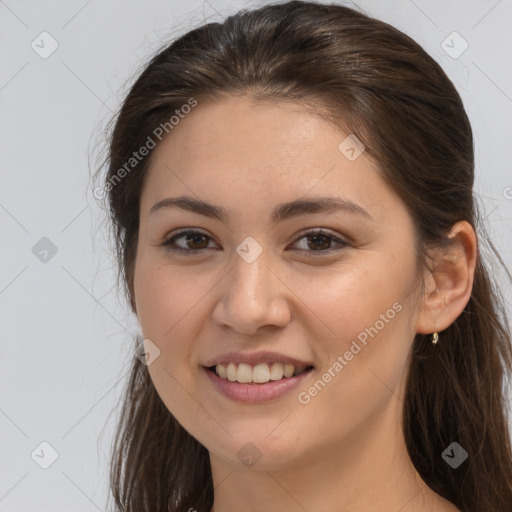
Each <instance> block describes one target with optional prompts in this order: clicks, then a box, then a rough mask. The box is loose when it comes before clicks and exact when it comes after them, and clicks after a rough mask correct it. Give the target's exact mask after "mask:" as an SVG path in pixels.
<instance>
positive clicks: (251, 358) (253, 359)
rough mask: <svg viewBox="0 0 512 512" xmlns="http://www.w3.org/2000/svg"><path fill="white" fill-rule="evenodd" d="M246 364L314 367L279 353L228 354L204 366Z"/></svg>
mask: <svg viewBox="0 0 512 512" xmlns="http://www.w3.org/2000/svg"><path fill="white" fill-rule="evenodd" d="M228 363H235V364H239V363H245V364H250V365H251V366H255V365H257V364H261V363H282V364H292V365H293V366H313V365H312V364H311V363H308V362H307V361H302V360H300V359H297V358H295V357H290V356H287V355H285V354H279V353H278V352H228V353H226V354H222V355H220V356H217V357H214V358H212V359H210V360H209V361H207V362H206V363H205V364H204V366H205V367H207V368H209V367H211V366H216V365H218V364H228Z"/></svg>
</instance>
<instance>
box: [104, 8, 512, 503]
mask: <svg viewBox="0 0 512 512" xmlns="http://www.w3.org/2000/svg"><path fill="white" fill-rule="evenodd" d="M224 94H246V95H248V96H250V97H252V98H255V99H256V100H261V101H264V100H265V101H266V100H270V101H301V102H307V103H308V104H309V105H313V106H315V107H316V108H319V109H320V108H322V109H324V110H325V112H326V115H327V116H328V118H329V120H331V121H332V122H333V123H334V124H335V125H336V126H338V127H339V128H340V129H342V130H343V131H344V132H345V133H352V134H355V135H356V136H357V137H358V138H359V139H360V140H361V141H362V142H363V143H364V144H365V146H366V151H367V152H368V154H369V155H370V156H372V157H374V158H375V159H376V161H377V162H379V165H380V172H382V176H383V177H384V179H385V180H386V182H387V183H388V184H389V186H390V187H392V189H394V190H395V191H396V192H397V193H398V194H399V195H400V197H401V199H402V200H403V202H404V203H405V205H406V206H407V208H408V210H409V213H410V215H411V216H412V219H413V221H414V224H415V229H416V235H417V256H418V268H425V265H427V264H428V263H427V261H428V260H427V250H428V249H429V248H432V247H435V246H436V245H437V244H442V243H443V240H444V239H445V237H446V234H447V233H448V232H449V230H450V228H451V227H452V226H453V225H454V224H455V223H456V222H458V221H467V222H469V223H470V224H471V225H472V226H473V228H474V229H475V231H476V232H477V234H478V237H479V244H478V249H479V250H478V256H477V258H478V259H477V265H476V270H475V276H474V285H473V290H472V294H471V298H470V300H469V302H468V304H467V306H466V307H465V309H464V311H463V312H462V314H461V315H460V316H459V317H458V318H457V319H456V321H455V322H453V324H452V325H451V326H450V327H449V328H447V329H446V330H445V331H443V332H442V334H441V340H442V342H440V343H438V344H437V345H435V346H434V345H432V343H430V339H429V337H428V336H426V335H421V334H417V335H416V336H415V339H414V343H413V346H412V349H411V357H410V366H409V368H408V370H407V371H408V373H407V390H406V396H405V400H404V415H403V426H404V434H405V441H406V445H407V448H408V452H409V455H410V457H411V460H412V462H413V464H414V466H415V467H416V470H417V471H418V473H419V474H420V476H421V477H422V478H423V480H424V481H425V482H426V483H427V484H428V486H429V487H430V488H432V489H433V490H434V491H435V492H437V493H438V494H440V495H441V496H443V497H445V498H446V499H448V500H449V501H451V502H453V503H454V504H455V505H456V506H457V507H458V508H459V509H461V510H462V511H464V512H466V511H468V512H469V511H471V512H475V511H477V510H478V511H480V512H482V511H489V512H491V511H493V512H497V511H500V512H502V511H505V510H510V507H511V506H512V505H511V504H512V450H511V442H510V432H509V429H508V421H507V410H506V401H505V398H506V387H505V384H506V383H507V379H506V377H507V376H508V375H509V374H510V372H511V371H512V348H511V336H510V325H509V321H508V319H507V316H506V311H505V308H504V306H503V304H504V301H503V298H502V296H501V294H500V292H499V289H498V288H497V286H496V285H495V281H494V280H492V279H491V275H490V272H489V270H488V268H487V267H486V265H485V263H484V261H483V258H482V248H483V245H482V244H483V243H484V242H485V243H487V245H488V247H489V248H490V249H491V250H490V251H489V254H490V255H492V253H493V252H494V254H495V255H496V256H497V257H498V259H499V255H498V254H497V252H496V251H495V249H494V247H493V245H492V243H491V242H490V241H489V237H488V235H487V234H486V232H485V229H484V226H483V225H482V221H481V219H480V216H479V213H478V211H479V209H478V204H477V203H476V200H475V196H474V194H473V180H474V154H473V151H474V150H473V135H472V130H471V126H470V123H469V120H468V117H467V114H466V112H465V110H464V107H463V104H462V101H461V98H460V97H459V94H458V93H457V91H456V89H455V87H454V85H453V84H452V82H451V81H450V80H449V79H448V77H447V76H446V74H445V73H444V72H443V70H442V68H441V67H440V66H439V64H438V63H436V61H435V60H434V59H433V58H431V57H430V56H429V55H428V54H427V53H426V52H425V51H424V50H423V49H422V48H421V47H420V46H419V45H418V44H417V43H416V42H415V41H414V40H412V39H411V38H410V37H408V36H407V35H405V34H404V33H402V32H400V31H399V30H397V29H395V28H394V27H392V26H390V25H388V24H387V23H384V22H382V21H379V20H376V19H373V18H371V17H369V16H367V15H366V14H364V13H362V12H358V11H357V10H355V9H352V8H348V7H345V6H340V5H334V4H333V5H327V4H318V3H314V2H302V1H291V2H286V3H279V4H272V5H266V6H264V7H261V8H258V9H255V10H249V11H248V10H242V11H240V12H238V13H237V14H235V15H233V16H229V17H228V18H227V19H226V20H225V21H224V22H223V23H209V24H205V25H203V26H200V27H199V28H196V29H194V30H191V31H189V32H188V33H186V34H185V35H183V36H181V37H179V38H178V39H177V40H175V41H174V42H172V43H171V44H169V45H166V46H165V48H163V49H162V50H161V51H159V53H158V54H157V55H156V56H154V57H153V58H152V59H151V60H150V62H149V63H148V64H147V65H146V66H145V68H144V70H143V71H142V73H141V74H140V76H139V77H138V78H137V80H136V81H135V83H134V85H133V86H132V87H131V89H130V91H129V93H128V95H127V97H126V99H125V101H124V102H123V104H122V106H121V108H120V111H119V113H118V114H117V116H116V119H115V123H114V125H113V129H112V131H111V133H110V134H109V136H108V151H107V153H108V154H107V157H106V160H105V162H104V164H107V172H106V175H105V176H102V180H103V181H102V185H101V186H102V187H103V191H104V192H106V193H107V195H106V198H107V200H108V208H109V217H110V220H111V227H112V235H113V240H114V244H115V256H116V258H117V261H118V262H119V274H118V278H119V279H120V281H122V285H123V286H124V291H125V293H126V296H127V298H128V300H129V302H130V304H131V307H132V310H133V311H134V295H133V275H134V266H135V256H136V249H137V243H138V238H137V237H138V228H139V200H140V195H141V188H142V184H143V179H144V175H145V173H146V171H147V168H148V165H149V157H146V158H144V159H141V161H140V162H138V163H137V165H134V166H133V168H131V167H126V163H127V162H128V161H130V158H131V157H132V153H133V152H134V151H135V150H137V149H138V148H140V147H142V146H144V145H147V144H148V137H151V138H152V139H153V140H155V138H156V137H155V128H157V127H159V126H162V125H165V123H167V125H166V126H167V129H166V133H170V130H171V127H170V125H169V119H170V117H171V116H172V115H173V114H175V112H176V111H177V110H178V111H182V110H180V109H182V108H183V106H184V105H186V104H189V105H190V104H191V103H190V100H191V98H192V99H193V101H197V102H198V105H199V106H198V107H197V108H200V105H201V102H206V101H212V100H215V99H219V98H221V97H222V95H224ZM182 112H183V111H182ZM156 133H160V132H156ZM132 163H133V162H132ZM123 166H124V169H125V171H126V172H124V173H123V172H121V173H120V169H121V168H123ZM99 171H101V168H100V169H99ZM99 171H98V173H97V175H100V172H99ZM96 195H97V194H96ZM500 262H501V259H500ZM505 270H506V269H505ZM507 276H508V278H509V279H510V274H509V273H508V271H507ZM452 442H457V443H459V444H460V445H461V446H462V447H463V448H464V450H466V452H467V453H468V458H467V460H466V461H465V462H464V463H463V464H462V465H460V466H459V467H458V468H456V469H453V468H452V467H450V465H448V464H447V463H446V462H445V460H443V458H442V456H441V455H442V452H443V451H444V450H445V449H446V448H447V447H448V446H449V445H450V444H451V443H452ZM110 485H111V490H112V496H113V499H114V502H115V506H116V510H118V511H126V512H144V511H146V512H155V511H164V510H166V511H188V510H189V509H190V508H192V507H193V508H194V509H195V510H197V511H199V512H209V510H210V508H211V507H212V504H213V483H212V476H211V468H210V462H209V456H208V451H207V450H206V448H205V447H204V446H202V445H201V444H199V443H198V441H196V440H195V439H194V438H193V437H191V436H190V435H189V434H188V433H187V432H186V431H185V430H184V429H183V428H182V427H181V425H180V424H179V423H178V422H177V421H176V420H175V418H174V417H173V415H172V414H171V413H170V412H169V411H168V410H167V408H166V407H165V405H164V404H163V403H162V401H161V399H160V398H159V396H158V394H157V392H156V391H155V388H154V386H153V383H152V381H151V379H150V376H149V373H148V370H147V367H146V366H145V365H144V364H141V363H140V361H139V360H138V359H137V358H135V357H134V358H133V363H132V366H131V374H130V377H129V379H128V382H127V387H126V391H125V394H124V396H123V403H122V411H121V416H120V420H119V424H118V428H117V432H116V436H115V443H114V446H113V449H112V465H111V480H110Z"/></svg>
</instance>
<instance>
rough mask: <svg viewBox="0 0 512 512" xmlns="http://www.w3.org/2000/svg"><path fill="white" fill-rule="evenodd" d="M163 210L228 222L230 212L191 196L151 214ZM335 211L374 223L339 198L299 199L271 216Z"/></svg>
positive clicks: (167, 203)
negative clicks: (196, 214)
mask: <svg viewBox="0 0 512 512" xmlns="http://www.w3.org/2000/svg"><path fill="white" fill-rule="evenodd" d="M162 208H179V209H181V210H186V211H190V212H194V213H198V214H199V215H204V216H205V217H210V218H214V219H218V220H220V221H222V222H227V220H228V218H229V211H228V210H226V209H225V208H222V207H221V206H216V205H213V204H210V203H207V202H205V201H201V200H199V199H195V198H193V197H189V196H180V197H167V198H165V199H162V200H161V201H159V202H158V203H156V204H154V205H153V206H152V207H151V209H150V210H149V214H150V215H151V214H152V213H154V212H156V211H158V210H161V209H162ZM334 211H345V212H347V213H352V214H357V215H361V216H362V217H365V218H367V219H368V220H371V221H373V222H375V221H374V219H373V217H372V216H371V215H370V214H369V213H368V212H367V211H366V210H365V209H364V208H363V207H362V206H360V205H359V204H357V203H354V202H352V201H349V200H347V199H342V198H339V197H314V198H311V199H297V200H295V201H291V202H288V203H282V204H279V205H277V206H276V207H275V208H274V210H273V211H272V214H271V220H272V221H273V222H275V223H277V222H281V221H283V220H286V219H289V218H291V217H296V216H299V215H305V214H312V213H329V212H334Z"/></svg>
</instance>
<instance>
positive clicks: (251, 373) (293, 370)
mask: <svg viewBox="0 0 512 512" xmlns="http://www.w3.org/2000/svg"><path fill="white" fill-rule="evenodd" d="M305 369H306V366H297V367H295V366H294V365H293V364H281V363H271V364H270V365H269V364H267V363H261V364H257V365H256V366H254V367H253V366H251V365H249V364H245V363H240V364H236V363H229V364H228V365H225V364H218V365H217V366H215V372H216V373H217V375H218V376H219V377H222V378H223V379H226V378H227V379H228V380H230V381H232V382H234V381H238V382H242V383H248V382H257V383H260V384H262V383H265V382H268V381H269V380H280V379H282V378H283V376H284V377H287V378H288V377H291V376H292V375H298V374H299V373H302V372H303V371H304V370H305Z"/></svg>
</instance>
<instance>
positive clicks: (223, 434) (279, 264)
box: [103, 1, 512, 512]
mask: <svg viewBox="0 0 512 512" xmlns="http://www.w3.org/2000/svg"><path fill="white" fill-rule="evenodd" d="M109 144H110V145H109V155H108V173H107V176H106V177H105V182H104V185H103V186H104V190H105V191H106V192H108V201H109V208H110V214H111V219H112V222H113V228H114V236H115V242H116V247H117V257H118V259H119V263H120V276H121V277H122V279H123V281H124V285H125V290H126V293H127V297H128V299H129V302H130V304H131V308H132V311H133V312H134V313H135V314H136V315H137V319H138V321H139V323H140V326H141V331H142V335H143V338H144V341H143V343H141V342H142V339H141V340H137V347H136V351H137V356H138V357H137V358H134V361H133V365H132V369H131V377H130V379H129V382H128V386H127V389H126V393H125V397H124V405H123V411H122V417H121V421H120V424H119V427H118V432H117V437H116V443H115V446H114V449H113V453H112V457H113V459H112V473H111V486H112V491H113V497H114V501H115V507H116V510H123V511H137V512H141V511H148V512H149V511H152V512H154V511H163V510H167V511H192V510H196V511H200V512H207V511H213V512H226V511H231V510H242V509H243V510H248V511H254V512H257V511H258V512H259V511H268V510H281V511H296V510H297V511H299V510H301V511H303V510H307V511H315V512H331V511H339V510H344V511H350V512H359V511H363V510H364V511H367V510H374V511H381V510H382V511H391V510H393V511H398V510H400V511H402V512H406V511H407V512H409V511H427V510H428V511H436V512H437V511H438V512H441V511H457V510H459V511H477V510H478V511H479V512H482V511H506V510H510V509H511V503H512V455H511V445H510V437H509V431H508V427H507V419H506V416H505V406H506V403H505V400H506V395H505V394H504V389H503V384H504V382H505V381H504V377H505V376H506V374H507V373H508V372H510V371H511V362H512V355H511V338H510V330H509V327H508V323H507V319H506V317H505V313H504V309H503V302H502V299H501V298H500V295H499V293H498V292H497V291H496V289H495V287H494V285H493V284H492V281H491V279H490V275H489V272H488V270H487V269H486V266H485V264H484V261H483V260H482V256H481V253H480V244H481V243H482V241H484V240H485V237H484V236H483V235H481V234H480V233H482V226H480V225H479V224H478V214H477V209H476V205H475V203H474V196H473V190H472V187H473V179H474V155H473V138H472V131H471V127H470V124H469V121H468V117H467V115H466V112H465V110H464V107H463V104H462V102H461V99H460V97H459V95H458V93H457V91H456V89H455V88H454V86H453V84H452V83H451V82H450V80H449V79H448V78H447V76H446V75H445V73H444V72H443V71H442V69H441V68H440V66H439V65H438V64H437V63H436V62H435V61H434V60H433V59H432V58H431V57H430V56H428V55H427V54H426V52H425V51H424V50H423V49H422V48H421V47H420V46H419V45H418V44H417V43H415V42H414V41H413V40H411V39H410V38H409V37H408V36H406V35H405V34H403V33H402V32H400V31H398V30H397V29H395V28H393V27H391V26H390V25H388V24H386V23H384V22H382V21H378V20H375V19H372V18H370V17H368V16H366V15H364V14H362V13H360V12H357V11H356V10H353V9H350V8H348V7H342V6H336V5H321V4H316V3H310V2H300V1H292V2H288V3H282V4H275V5H268V6H265V7H262V8H259V9H257V10H252V11H242V12H240V13H238V14H236V15H234V16H231V17H229V18H228V19H226V20H225V22H224V23H222V24H220V23H210V24H207V25H204V26H202V27H200V28H198V29H195V30H192V31H191V32H189V33H187V34H185V35H184V36H182V37H180V38H179V39H177V40H176V41H175V42H173V43H172V44H171V45H169V46H168V47H166V48H164V49H163V50H162V51H161V52H160V53H159V54H158V55H156V56H155V57H154V58H153V59H152V60H151V62H149V63H148V65H147V66H146V68H145V70H144V71H143V72H142V74H141V75H140V77H139V78H138V79H137V81H136V82H135V84H134V85H133V87H132V88H131V90H130V92H129V94H128V96H127V98H126V100H125V101H124V104H123V105H122V108H121V110H120V113H119V115H118V117H117V119H116V122H115V126H114V129H113V132H112V135H111V138H110V140H109ZM477 233H479V234H478V235H477ZM139 352H141V353H144V356H141V353H139Z"/></svg>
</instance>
